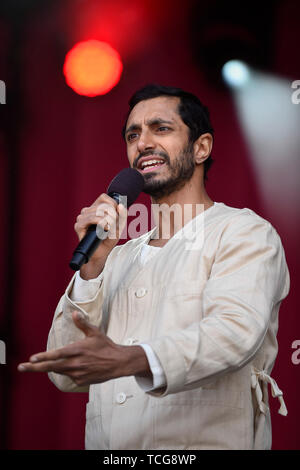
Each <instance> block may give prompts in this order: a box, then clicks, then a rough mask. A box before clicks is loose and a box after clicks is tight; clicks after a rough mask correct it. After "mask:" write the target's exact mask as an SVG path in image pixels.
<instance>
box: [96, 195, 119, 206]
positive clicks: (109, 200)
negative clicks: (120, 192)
mask: <svg viewBox="0 0 300 470" xmlns="http://www.w3.org/2000/svg"><path fill="white" fill-rule="evenodd" d="M103 202H107V203H108V204H109V205H110V206H111V205H113V206H114V207H117V203H116V201H115V200H114V199H113V198H112V197H110V196H109V195H108V194H106V193H102V194H100V196H99V197H97V199H96V200H95V201H94V202H93V204H92V206H98V205H99V204H101V203H103Z"/></svg>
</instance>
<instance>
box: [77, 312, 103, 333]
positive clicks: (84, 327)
mask: <svg viewBox="0 0 300 470" xmlns="http://www.w3.org/2000/svg"><path fill="white" fill-rule="evenodd" d="M72 318H73V322H74V323H75V326H77V328H79V329H80V330H81V331H83V333H84V334H85V335H86V336H94V335H95V334H99V330H98V328H97V327H96V326H94V325H92V324H91V323H89V322H88V321H87V320H86V319H85V317H84V315H83V314H82V313H81V312H78V311H76V310H74V311H73V312H72Z"/></svg>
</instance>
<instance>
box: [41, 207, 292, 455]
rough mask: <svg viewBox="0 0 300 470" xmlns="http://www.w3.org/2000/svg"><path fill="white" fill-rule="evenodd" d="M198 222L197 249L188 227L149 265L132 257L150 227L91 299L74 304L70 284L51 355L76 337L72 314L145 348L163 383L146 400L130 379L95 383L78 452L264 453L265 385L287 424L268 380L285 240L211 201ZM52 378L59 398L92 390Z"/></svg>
mask: <svg viewBox="0 0 300 470" xmlns="http://www.w3.org/2000/svg"><path fill="white" fill-rule="evenodd" d="M195 219H197V230H196V233H195V232H193V234H194V239H192V238H190V235H189V234H188V230H189V228H191V227H192V223H194V222H193V221H191V222H190V223H189V224H187V225H186V226H185V227H184V229H182V230H181V231H179V232H177V234H176V236H174V237H172V238H171V239H170V240H169V241H168V243H167V244H166V245H165V246H164V247H163V248H162V249H161V250H160V253H159V255H158V256H155V257H153V259H151V260H150V261H148V263H147V264H146V265H145V266H143V265H142V264H141V263H140V256H139V254H140V250H141V248H142V246H143V244H145V243H148V242H149V240H150V238H151V236H153V234H154V233H155V229H153V230H152V231H150V232H148V233H146V234H144V235H142V236H141V237H139V238H137V239H133V240H130V241H129V242H127V243H126V244H124V245H119V246H117V247H115V248H114V249H113V250H112V252H111V253H110V255H109V257H108V258H107V261H106V264H105V267H104V270H103V273H102V276H101V285H100V287H99V289H98V291H97V293H96V295H95V296H94V298H93V299H91V300H90V301H87V302H74V301H72V300H71V298H70V296H71V292H72V287H73V283H74V278H75V276H73V278H72V280H71V282H70V283H69V285H68V287H67V289H66V292H65V294H64V295H63V296H62V298H61V299H60V302H59V304H58V306H57V308H56V312H55V315H54V319H53V324H52V327H51V330H50V333H49V338H48V350H50V349H55V348H59V347H62V346H64V345H66V344H69V343H71V342H73V341H77V340H79V339H81V338H82V337H83V333H82V332H81V331H80V330H78V329H77V328H76V327H75V325H74V323H73V321H72V317H71V312H72V311H73V310H74V309H76V310H80V311H81V312H82V313H83V314H84V315H85V316H86V318H87V319H88V320H89V321H90V322H91V323H93V324H95V325H97V326H99V328H101V330H102V331H103V332H105V333H106V334H107V335H108V336H109V337H110V338H111V339H112V340H113V341H115V342H116V343H119V344H139V343H146V344H148V345H150V346H151V348H152V350H153V351H154V352H155V354H156V356H157V357H158V359H159V361H160V364H161V365H162V368H163V371H164V374H165V377H166V384H167V385H166V387H164V388H162V389H158V390H155V391H150V392H147V393H145V392H144V391H143V390H142V389H141V387H139V386H138V384H137V382H136V380H135V378H134V377H122V378H119V379H116V380H111V381H108V382H105V383H103V384H96V385H91V386H90V387H89V402H88V404H87V411H86V449H114V450H116V449H269V448H270V447H271V423H270V411H269V407H268V390H267V385H268V383H270V385H271V389H272V394H273V395H274V396H277V397H278V398H279V400H280V405H281V406H280V410H279V412H280V413H281V414H286V408H285V404H284V401H283V398H282V392H281V390H280V389H279V388H278V386H277V384H276V382H275V381H274V380H273V379H272V378H271V377H270V373H271V370H272V368H273V365H274V361H275V359H276V356H277V351H278V347H277V340H276V334H277V329H278V312H279V307H280V303H281V301H282V300H283V299H284V298H285V297H286V295H287V294H288V291H289V273H288V268H287V264H286V260H285V255H284V250H283V247H282V244H281V240H280V237H279V235H278V234H277V232H276V230H275V229H274V228H273V227H272V225H271V224H270V223H269V222H267V221H266V220H264V219H263V218H261V217H260V216H258V215H257V214H255V213H254V212H253V211H252V210H250V209H236V208H232V207H229V206H226V205H225V204H223V203H215V204H214V206H212V207H210V208H209V209H208V210H206V211H205V212H204V213H202V214H201V215H199V216H197V217H196V218H195ZM194 221H195V220H194ZM183 234H185V236H180V235H183ZM187 237H188V239H187ZM191 240H192V241H191ZM49 376H50V379H51V380H52V381H53V382H54V383H55V385H56V386H57V387H58V388H59V389H61V390H64V391H84V390H88V388H80V387H78V386H76V385H75V383H74V382H73V381H72V380H71V379H69V378H68V377H66V376H62V375H58V374H54V373H50V374H49Z"/></svg>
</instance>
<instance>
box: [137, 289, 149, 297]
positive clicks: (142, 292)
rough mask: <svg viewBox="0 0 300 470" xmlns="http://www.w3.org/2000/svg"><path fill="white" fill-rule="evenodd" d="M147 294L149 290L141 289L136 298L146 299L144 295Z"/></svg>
mask: <svg viewBox="0 0 300 470" xmlns="http://www.w3.org/2000/svg"><path fill="white" fill-rule="evenodd" d="M146 293H147V290H146V289H144V287H140V288H139V289H138V290H137V291H136V293H135V296H136V297H138V298H140V297H144V295H146Z"/></svg>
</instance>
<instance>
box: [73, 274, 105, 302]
mask: <svg viewBox="0 0 300 470" xmlns="http://www.w3.org/2000/svg"><path fill="white" fill-rule="evenodd" d="M101 283H102V272H101V273H100V274H99V276H98V277H96V278H95V279H88V280H85V279H82V277H80V274H79V271H76V274H75V279H74V284H73V288H72V291H71V292H70V293H69V297H70V299H71V300H72V301H73V302H88V301H89V300H91V299H93V298H94V297H95V295H96V293H97V290H98V289H99V287H100V285H101Z"/></svg>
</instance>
